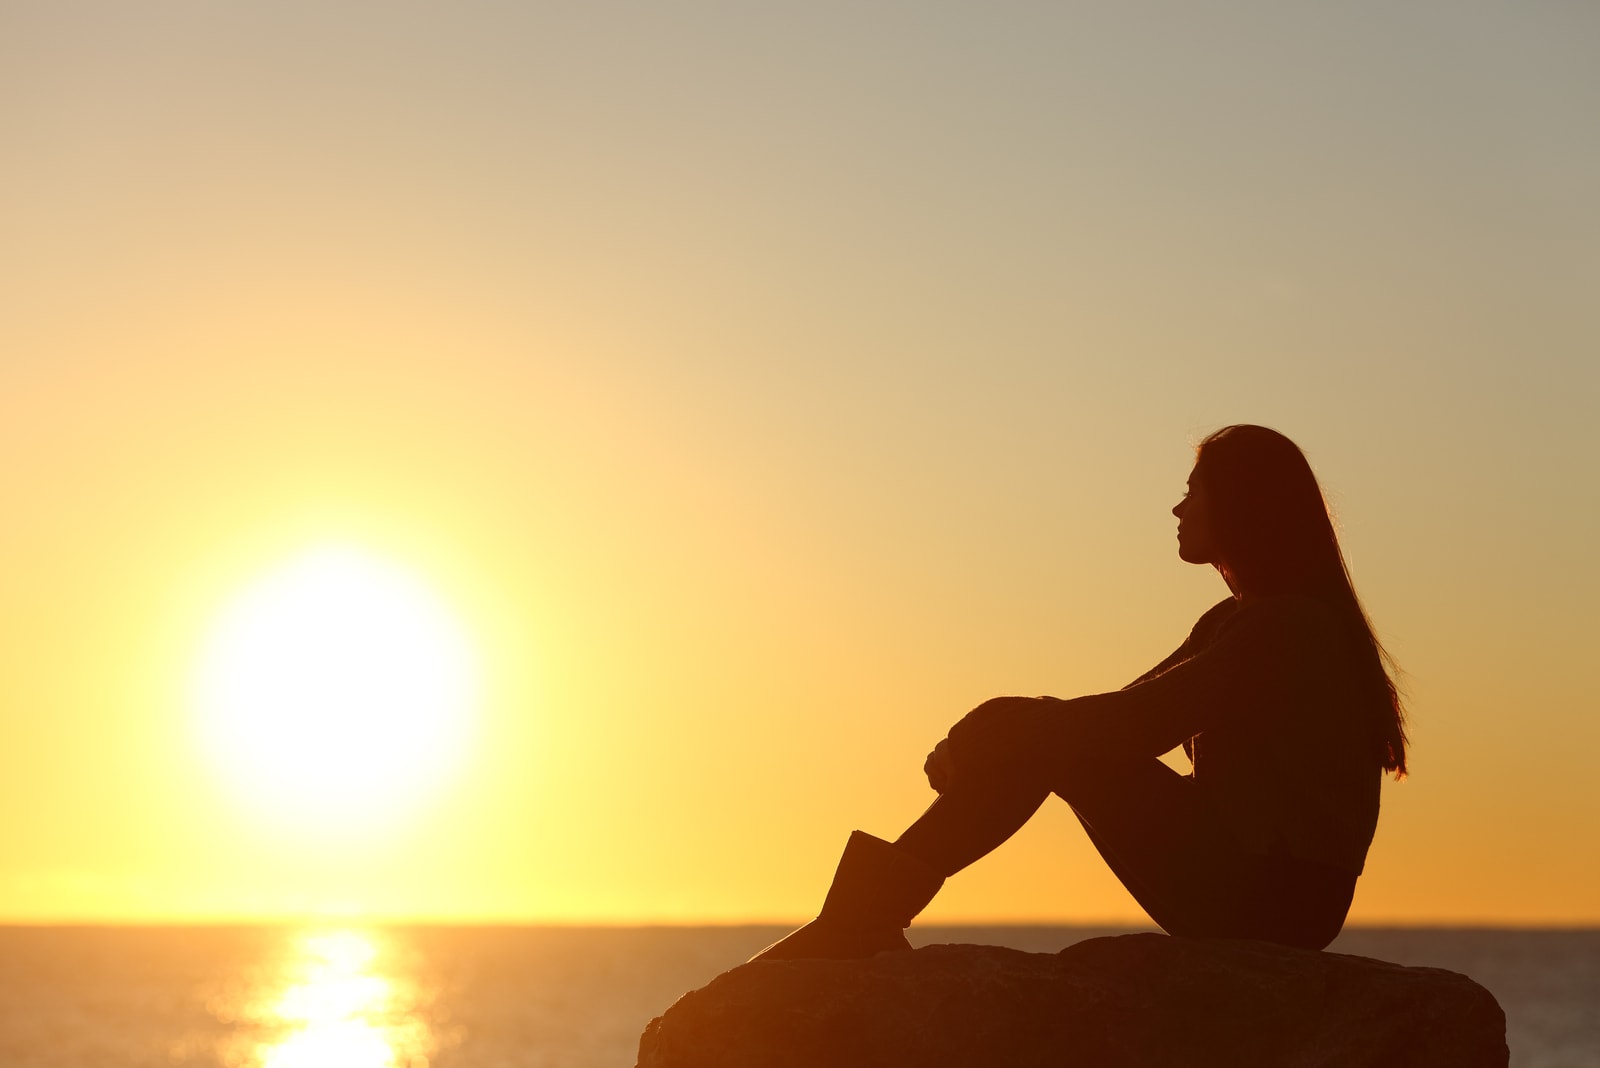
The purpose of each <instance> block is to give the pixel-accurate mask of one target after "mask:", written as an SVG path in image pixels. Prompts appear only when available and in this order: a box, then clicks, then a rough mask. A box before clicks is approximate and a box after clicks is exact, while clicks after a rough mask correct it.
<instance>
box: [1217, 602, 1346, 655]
mask: <svg viewBox="0 0 1600 1068" xmlns="http://www.w3.org/2000/svg"><path fill="white" fill-rule="evenodd" d="M1342 631H1343V628H1342V626H1341V624H1340V621H1339V616H1338V613H1337V612H1336V611H1335V610H1334V608H1333V606H1331V605H1329V604H1328V603H1327V602H1325V601H1323V600H1321V599H1320V598H1317V597H1306V596H1299V595H1290V596H1283V597H1260V598H1249V599H1246V600H1242V601H1240V602H1238V608H1237V609H1235V610H1234V611H1233V612H1232V613H1231V614H1230V615H1228V617H1227V618H1226V619H1224V620H1223V621H1222V623H1221V625H1220V626H1219V627H1218V629H1217V637H1218V638H1221V637H1223V636H1224V635H1230V636H1236V637H1237V638H1239V639H1240V640H1244V641H1250V642H1259V643H1265V644H1268V645H1271V646H1273V647H1274V648H1275V649H1277V650H1278V652H1279V653H1280V655H1283V654H1291V653H1293V652H1295V651H1298V652H1302V653H1305V652H1317V653H1325V652H1331V651H1333V650H1335V649H1338V648H1341V647H1342V645H1343V642H1342V639H1341V637H1340V635H1341V633H1342Z"/></svg>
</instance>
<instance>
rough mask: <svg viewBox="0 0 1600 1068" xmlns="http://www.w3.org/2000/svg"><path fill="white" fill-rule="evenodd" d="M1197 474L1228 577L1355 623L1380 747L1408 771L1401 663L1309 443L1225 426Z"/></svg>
mask: <svg viewBox="0 0 1600 1068" xmlns="http://www.w3.org/2000/svg"><path fill="white" fill-rule="evenodd" d="M1194 475H1195V478H1196V479H1198V480H1199V481H1200V483H1201V484H1202V485H1204V486H1205V491H1206V494H1207V500H1208V501H1209V502H1210V503H1211V508H1210V516H1211V520H1212V524H1213V529H1214V532H1215V536H1216V538H1217V548H1218V553H1219V555H1220V556H1221V557H1222V561H1223V562H1222V564H1221V565H1219V566H1221V568H1222V570H1223V573H1224V577H1226V578H1227V579H1228V581H1229V583H1230V584H1232V585H1234V586H1235V587H1237V588H1240V589H1248V590H1251V591H1254V592H1259V593H1262V594H1265V595H1268V596H1273V595H1282V594H1300V595H1304V596H1312V597H1316V598H1317V599H1318V600H1321V601H1322V602H1323V603H1325V604H1327V605H1328V606H1329V607H1330V608H1332V609H1333V610H1334V612H1335V614H1336V615H1337V616H1338V618H1339V619H1340V620H1341V621H1343V622H1344V623H1345V625H1346V628H1347V631H1348V633H1349V634H1350V635H1351V638H1352V643H1353V645H1354V647H1355V650H1356V653H1357V656H1358V659H1359V660H1360V661H1361V662H1362V666H1363V668H1364V673H1365V674H1366V676H1367V678H1366V682H1367V684H1368V686H1369V687H1370V691H1369V692H1370V693H1371V695H1372V705H1371V706H1370V707H1372V709H1373V715H1372V722H1371V726H1372V739H1373V752H1374V756H1375V757H1376V759H1377V761H1378V763H1379V766H1380V767H1382V768H1383V770H1385V771H1392V772H1394V774H1395V778H1397V779H1400V778H1404V777H1405V774H1406V741H1407V739H1406V717H1405V709H1404V707H1403V706H1402V705H1401V702H1400V694H1399V691H1398V690H1397V689H1396V688H1395V683H1394V676H1395V674H1396V672H1397V671H1398V669H1397V668H1396V666H1395V663H1394V661H1393V659H1392V658H1391V657H1390V656H1389V654H1388V652H1387V651H1386V650H1385V649H1384V648H1383V644H1382V643H1381V642H1379V641H1378V638H1377V635H1375V634H1373V632H1372V622H1371V620H1369V619H1368V618H1367V613H1366V611H1365V610H1364V609H1363V608H1362V607H1361V601H1360V600H1359V599H1358V598H1357V597H1356V591H1355V587H1354V586H1353V585H1352V584H1351V582H1350V571H1349V569H1348V568H1347V567H1346V566H1345V562H1344V554H1343V553H1342V552H1340V550H1339V538H1338V535H1337V534H1335V533H1334V529H1333V522H1332V520H1331V519H1330V518H1329V517H1328V506H1327V503H1326V502H1325V501H1324V500H1323V497H1322V490H1321V489H1320V488H1319V487H1318V485H1317V477H1316V475H1314V474H1313V473H1312V471H1311V465H1310V464H1309V463H1307V462H1306V458H1305V455H1304V454H1303V453H1302V452H1301V451H1300V449H1299V447H1298V446H1297V445H1295V443H1294V442H1292V441H1290V440H1289V439H1288V438H1286V437H1284V436H1283V435H1282V434H1280V433H1278V432H1277V431H1276V430H1271V429H1269V428H1267V427H1264V426H1252V425H1250V424H1248V423H1241V424H1236V425H1234V426H1225V427H1223V428H1222V429H1221V430H1218V431H1217V432H1216V433H1214V434H1211V435H1210V436H1209V437H1207V438H1206V439H1205V440H1204V441H1202V442H1201V443H1200V447H1199V449H1198V450H1197V452H1196V457H1195V468H1194Z"/></svg>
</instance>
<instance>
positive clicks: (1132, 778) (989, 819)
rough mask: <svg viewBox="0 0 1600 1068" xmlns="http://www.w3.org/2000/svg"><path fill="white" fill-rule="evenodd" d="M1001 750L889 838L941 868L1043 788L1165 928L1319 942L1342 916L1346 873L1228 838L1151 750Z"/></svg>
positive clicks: (947, 869) (960, 862) (995, 838)
mask: <svg viewBox="0 0 1600 1068" xmlns="http://www.w3.org/2000/svg"><path fill="white" fill-rule="evenodd" d="M1038 763H1039V762H1038V761H1037V760H1029V761H1027V765H1028V766H1027V768H1026V769H1022V768H1012V767H1007V766H1006V765H1005V763H1004V762H997V763H993V764H990V765H989V766H987V767H982V768H978V769H975V770H974V771H973V772H972V773H970V774H965V775H963V776H961V777H959V778H958V779H957V781H956V782H955V783H954V784H952V785H951V786H950V787H949V788H948V789H946V790H945V792H944V793H942V794H940V795H939V797H938V799H937V800H935V801H934V802H933V804H932V805H930V806H929V807H928V809H927V811H926V812H924V813H923V814H922V816H921V817H919V818H918V819H917V820H916V822H914V823H913V824H912V825H911V826H910V827H909V828H907V829H906V831H905V833H904V834H902V835H901V836H900V837H899V838H898V839H897V840H896V842H895V844H896V845H897V846H899V847H901V848H902V849H904V850H906V851H907V852H908V853H910V854H912V855H913V856H915V857H917V858H919V859H920V860H922V861H923V862H924V863H926V864H928V865H930V866H931V867H933V868H935V869H936V870H938V871H939V872H940V873H941V874H943V875H946V876H948V875H953V874H954V873H955V872H957V871H959V870H961V869H962V868H965V867H966V866H967V865H969V864H971V863H973V862H974V861H976V860H978V859H979V858H980V857H983V856H985V855H986V854H988V853H989V852H990V851H992V850H993V849H994V848H996V847H997V846H999V845H1000V844H1001V843H1002V842H1004V841H1005V840H1006V839H1008V838H1010V837H1011V836H1012V835H1013V834H1015V833H1016V832H1017V830H1019V829H1020V828H1021V827H1022V826H1023V824H1025V823H1027V822H1028V820H1029V819H1031V818H1032V816H1033V814H1034V813H1035V812H1036V811H1038V809H1039V807H1040V806H1041V805H1043V804H1044V802H1045V801H1046V800H1047V799H1048V798H1049V797H1050V796H1051V795H1052V794H1055V795H1056V796H1059V797H1060V798H1062V799H1063V800H1064V801H1065V802H1066V803H1067V804H1068V805H1070V806H1071V808H1072V811H1073V813H1074V814H1075V815H1076V816H1077V817H1078V821H1079V822H1080V823H1081V824H1082V825H1083V827H1084V830H1085V831H1087V832H1088V835H1089V839H1090V841H1091V842H1093V844H1094V846H1095V848H1096V849H1097V850H1098V851H1099V853H1100V856H1101V857H1102V858H1103V859H1104V860H1105V862H1106V864H1107V865H1108V866H1109V867H1110V868H1111V870H1112V872H1113V873H1114V874H1115V875H1116V876H1117V878H1118V879H1119V880H1121V882H1122V885H1123V886H1124V887H1126V888H1127V890H1128V892H1129V893H1130V894H1132V895H1133V897H1134V899H1135V900H1136V901H1137V902H1138V903H1139V905H1140V906H1141V907H1142V908H1143V909H1144V910H1145V911H1146V912H1147V913H1148V914H1149V915H1150V918H1151V919H1152V920H1154V921H1155V922H1156V923H1157V924H1158V925H1159V926H1160V927H1161V928H1162V929H1163V930H1165V931H1166V932H1167V933H1168V934H1173V935H1181V936H1187V937H1196V938H1248V939H1260V940H1263V941H1269V942H1277V943H1281V944H1284V945H1290V946H1299V947H1302V948H1306V949H1322V948H1323V947H1325V946H1326V945H1327V944H1328V943H1329V942H1331V941H1333V939H1334V936H1336V935H1337V934H1338V933H1339V929H1340V928H1341V927H1342V926H1343V925H1344V920H1345V916H1346V914H1347V913H1348V912H1349V908H1350V902H1351V899H1352V897H1353V895H1354V893H1355V884H1356V875H1355V874H1354V873H1351V872H1347V871H1345V870H1343V869H1340V868H1336V867H1333V866H1331V865H1326V864H1319V863H1316V862H1313V861H1308V860H1303V859H1300V858H1297V857H1294V856H1290V855H1289V854H1288V853H1287V852H1286V851H1284V850H1283V849H1281V848H1280V849H1275V850H1273V851H1272V852H1268V853H1254V852H1249V851H1247V850H1244V849H1242V848H1240V847H1239V846H1238V845H1237V844H1235V843H1234V841H1233V840H1232V838H1231V836H1230V834H1229V833H1228V829H1227V826H1226V823H1225V821H1224V820H1222V819H1221V818H1220V817H1219V816H1218V815H1217V814H1216V813H1215V812H1214V811H1213V810H1212V808H1211V806H1209V805H1208V804H1206V802H1205V798H1204V797H1203V796H1202V795H1201V794H1200V793H1199V792H1197V790H1196V789H1195V786H1196V784H1195V781H1194V780H1193V779H1192V778H1191V777H1189V776H1186V775H1180V774H1179V773H1178V772H1176V771H1174V770H1173V769H1172V768H1169V767H1168V766H1167V765H1166V764H1164V763H1162V762H1161V761H1160V760H1157V759H1154V758H1138V759H1121V760H1097V759H1084V758H1083V757H1081V756H1076V757H1075V756H1073V755H1071V754H1068V755H1066V756H1064V757H1063V758H1062V759H1059V760H1050V761H1046V762H1045V765H1046V766H1045V770H1044V771H1043V772H1042V773H1041V772H1040V771H1039V770H1038Z"/></svg>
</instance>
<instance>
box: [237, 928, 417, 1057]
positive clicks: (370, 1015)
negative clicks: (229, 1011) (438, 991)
mask: <svg viewBox="0 0 1600 1068" xmlns="http://www.w3.org/2000/svg"><path fill="white" fill-rule="evenodd" d="M384 948H385V947H384V944H383V941H382V939H381V938H380V937H379V936H377V935H375V934H373V933H372V932H367V931H354V930H337V931H313V932H306V933H304V934H303V935H301V936H300V937H299V940H298V944H297V946H296V952H295V954H294V956H293V957H292V958H291V960H290V961H289V963H288V967H287V969H286V971H285V972H284V973H282V974H281V975H280V977H279V981H277V982H276V983H274V984H272V985H271V987H269V988H266V989H262V990H261V991H260V1000H258V1001H257V1003H256V1005H254V1006H252V1009H253V1011H250V1012H248V1015H249V1016H251V1017H254V1018H255V1020H256V1021H257V1023H258V1025H259V1026H260V1028H261V1031H260V1032H259V1039H258V1041H257V1043H255V1044H254V1049H253V1051H252V1053H253V1055H251V1056H248V1057H247V1058H241V1060H242V1061H243V1064H244V1065H245V1066H248V1068H426V1066H427V1064H428V1062H429V1056H430V1055H431V1053H432V1052H433V1046H434V1042H433V1036H432V1034H431V1033H430V1030H429V1028H428V1025H427V1022H426V1020H425V1019H424V1017H423V1014H422V1012H421V1006H420V1004H419V998H418V993H417V991H416V989H415V987H414V986H413V985H411V984H408V983H406V982H405V981H404V980H403V978H401V977H396V976H394V975H390V974H385V970H384V969H382V968H380V966H379V965H380V964H381V963H382V962H381V961H380V959H379V958H380V956H381V951H382V950H383V949H384Z"/></svg>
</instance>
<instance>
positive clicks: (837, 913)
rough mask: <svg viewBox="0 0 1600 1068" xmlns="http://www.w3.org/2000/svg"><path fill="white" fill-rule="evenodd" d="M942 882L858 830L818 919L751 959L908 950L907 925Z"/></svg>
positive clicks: (907, 856) (921, 865)
mask: <svg viewBox="0 0 1600 1068" xmlns="http://www.w3.org/2000/svg"><path fill="white" fill-rule="evenodd" d="M943 885H944V876H942V875H940V874H939V873H938V872H937V871H935V870H934V869H932V868H930V867H928V865H926V864H924V863H923V862H922V861H920V860H918V859H917V858H916V857H913V856H912V855H911V854H909V853H907V852H905V851H904V850H902V849H900V848H899V847H898V846H895V845H893V844H892V843H889V842H885V841H884V840H883V839H882V838H874V837H873V836H872V835H870V834H865V833H863V832H861V831H856V832H855V833H853V834H851V835H850V841H849V842H847V843H846V844H845V847H844V855H843V856H842V857H840V858H839V868H838V870H837V871H835V872H834V873H833V885H832V886H831V887H830V888H829V889H828V897H827V899H826V900H825V901H823V903H822V911H821V912H820V913H818V914H817V918H816V919H814V920H812V921H811V922H810V923H808V924H806V925H805V926H804V927H802V928H800V929H799V930H797V931H795V932H794V933H793V934H791V935H789V936H788V937H786V938H782V939H780V940H778V941H777V942H774V943H773V944H772V945H770V946H768V947H767V948H766V949H764V950H762V951H761V952H760V953H757V954H756V955H755V956H754V957H751V958H750V960H752V961H758V960H794V959H800V958H828V959H835V960H846V959H850V958H855V957H871V956H874V955H875V954H878V953H883V952H885V951H892V950H908V949H910V948H911V943H910V942H907V941H906V936H905V934H904V931H905V929H906V928H907V927H909V926H911V921H912V920H913V919H914V918H915V917H916V915H917V913H919V912H921V911H922V910H923V909H924V908H925V907H927V904H928V902H930V901H932V900H933V895H935V894H937V893H938V892H939V888H940V887H941V886H943Z"/></svg>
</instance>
